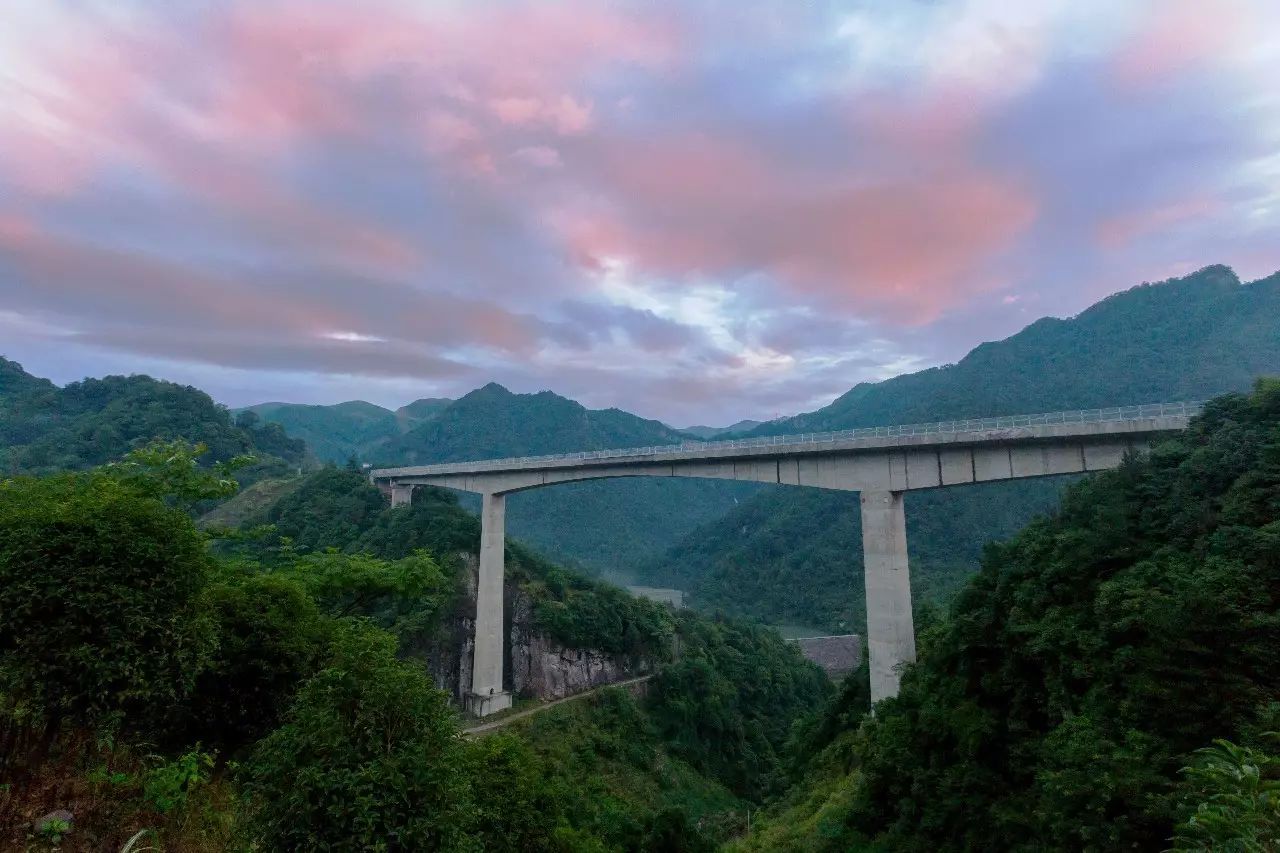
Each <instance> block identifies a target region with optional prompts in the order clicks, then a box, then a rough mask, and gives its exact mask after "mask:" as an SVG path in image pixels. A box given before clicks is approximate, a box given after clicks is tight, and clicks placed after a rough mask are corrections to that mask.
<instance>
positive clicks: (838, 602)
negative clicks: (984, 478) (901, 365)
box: [637, 267, 1280, 630]
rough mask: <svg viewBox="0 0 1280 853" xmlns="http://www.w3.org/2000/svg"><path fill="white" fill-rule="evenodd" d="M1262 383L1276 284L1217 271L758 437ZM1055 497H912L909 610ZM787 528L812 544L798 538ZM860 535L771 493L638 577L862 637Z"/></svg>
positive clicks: (841, 516) (1272, 363)
mask: <svg viewBox="0 0 1280 853" xmlns="http://www.w3.org/2000/svg"><path fill="white" fill-rule="evenodd" d="M1267 373H1271V374H1280V274H1277V275H1273V276H1271V277H1269V278H1266V279H1263V280H1261V281H1257V282H1254V283H1252V284H1241V283H1240V282H1239V280H1238V279H1237V278H1236V277H1235V275H1234V273H1232V272H1231V271H1230V270H1228V269H1226V268H1225V267H1209V268H1207V269H1204V270H1201V271H1200V272H1198V273H1195V274H1194V275H1190V276H1187V277H1185V278H1182V279H1174V280H1170V281H1167V282H1164V283H1162V284H1155V285H1149V284H1148V285H1141V286H1139V287H1135V288H1133V289H1131V290H1128V291H1125V292H1123V293H1118V294H1116V295H1114V296H1111V297H1109V298H1108V299H1105V300H1103V301H1102V302H1099V303H1098V304H1097V305H1094V306H1093V307H1091V308H1089V309H1088V310H1086V311H1084V312H1083V313H1081V314H1080V315H1079V316H1077V317H1075V318H1072V319H1069V320H1055V319H1042V320H1039V321H1037V322H1035V323H1033V324H1031V325H1030V326H1028V327H1027V328H1025V329H1023V330H1022V331H1021V332H1019V333H1018V334H1016V335H1014V336H1012V337H1010V338H1008V339H1006V340H1003V341H998V342H995V343H986V344H982V345H981V346H979V347H977V348H976V349H974V350H973V351H972V352H971V353H969V355H967V356H966V357H965V358H964V359H963V360H961V361H960V362H959V363H958V364H955V365H949V366H947V367H941V368H935V369H931V370H925V371H921V372H919V373H913V374H909V375H905V376H899V377H896V378H894V379H890V380H887V381H885V382H881V383H876V384H863V385H859V386H857V387H855V388H853V389H852V390H850V391H849V392H848V393H847V394H845V395H844V396H842V397H841V398H839V399H838V400H836V401H835V402H834V403H832V404H831V405H830V406H827V407H826V408H823V409H819V410H818V411H816V412H810V413H808V414H805V415H799V416H797V417H794V418H788V419H784V420H782V421H775V422H771V423H769V424H766V425H765V426H763V427H760V428H759V429H757V430H756V431H755V434H757V435H764V434H771V433H775V432H776V433H786V432H796V431H808V430H826V429H846V428H851V427H858V426H871V425H879V424H893V423H913V422H921V421H933V420H945V419H949V418H959V417H970V416H986V415H996V414H1014V413H1020V412H1037V411H1053V410H1059V409H1069V408H1083V407H1094V406H1110V405H1121V404H1133V403H1144V402H1159V401H1173V400H1179V399H1193V398H1195V399H1204V398H1207V397H1211V396H1213V395H1215V394H1220V393H1223V392H1226V391H1238V390H1243V389H1246V388H1248V387H1249V385H1250V384H1251V383H1252V382H1253V380H1254V378H1255V377H1256V376H1258V375H1260V374H1267ZM1067 479H1068V480H1069V479H1070V478H1067ZM1063 482H1064V481H1063V480H1062V479H1051V480H1045V481H1022V482H1015V483H993V484H989V485H984V486H975V487H968V488H963V489H961V488H955V489H947V490H942V491H939V492H931V493H913V494H911V495H909V497H908V507H907V511H908V521H907V523H908V529H909V531H910V538H909V547H910V550H911V561H912V579H913V585H914V586H915V588H916V593H917V596H919V595H921V594H924V595H926V596H928V597H937V596H945V595H946V594H948V593H949V592H950V591H952V590H954V589H955V588H956V587H957V586H958V585H959V584H960V583H961V582H963V580H964V578H965V577H967V575H968V574H970V573H971V572H972V571H973V570H974V569H975V568H976V565H977V557H978V555H979V553H980V550H981V545H982V542H983V541H984V540H986V539H999V538H1001V537H1003V536H1007V535H1009V534H1010V533H1012V532H1013V531H1015V530H1017V529H1018V528H1019V527H1021V526H1022V525H1023V524H1025V523H1026V522H1027V521H1029V520H1030V519H1031V518H1032V517H1033V516H1034V515H1036V514H1038V513H1040V512H1042V511H1044V510H1045V509H1047V508H1048V507H1050V506H1052V505H1053V504H1054V502H1055V500H1056V495H1057V492H1058V490H1060V489H1061V487H1062V484H1063ZM796 525H800V526H801V527H802V528H803V530H804V532H805V534H806V535H804V536H802V537H799V538H797V537H795V535H794V532H793V531H794V529H796ZM859 529H860V528H859V510H858V503H857V500H856V497H855V496H851V495H843V494H838V493H831V492H813V493H807V492H806V491H805V490H795V489H772V490H769V491H768V492H766V493H762V494H760V495H759V496H757V497H756V498H754V499H753V500H751V501H749V502H747V503H745V504H744V505H742V506H740V507H738V508H737V509H736V510H735V511H734V512H732V513H730V514H729V515H728V516H726V517H724V518H723V519H720V520H718V521H717V522H715V523H714V524H712V525H710V526H708V527H704V528H701V529H699V530H697V531H694V532H693V533H691V534H690V535H689V536H688V537H686V539H685V540H684V541H683V542H681V543H680V545H678V546H677V547H676V548H674V549H673V550H672V551H671V552H669V553H668V554H666V555H664V556H662V557H660V558H657V559H654V560H650V561H648V562H646V563H644V564H642V565H641V566H640V567H639V568H638V572H637V574H638V575H639V577H640V579H641V580H643V581H645V582H649V583H655V584H661V585H670V586H675V587H679V588H681V589H685V590H687V591H688V592H689V593H690V598H689V600H690V602H691V603H693V604H694V605H695V606H699V607H705V608H710V609H717V608H722V609H725V610H727V611H730V612H746V613H751V614H753V615H756V616H760V617H762V618H766V619H770V620H775V621H779V622H801V623H804V624H809V625H814V626H815V627H823V628H827V629H830V630H841V629H848V628H852V629H853V630H860V626H861V625H862V624H863V623H862V613H863V588H862V579H861V578H862V571H861V566H862V550H861V546H860V539H859V535H858V531H859Z"/></svg>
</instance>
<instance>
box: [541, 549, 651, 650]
mask: <svg viewBox="0 0 1280 853" xmlns="http://www.w3.org/2000/svg"><path fill="white" fill-rule="evenodd" d="M534 596H535V599H534V600H535V602H536V604H535V610H534V615H535V618H536V620H537V623H538V627H539V628H540V629H542V630H543V631H544V632H545V633H546V634H547V635H548V636H551V637H554V638H555V639H556V640H558V641H559V642H561V643H562V644H564V645H565V646H568V647H569V648H576V649H595V650H597V651H602V652H607V653H609V654H613V655H622V656H625V657H628V658H631V659H633V660H638V659H640V658H649V659H654V658H663V657H665V656H666V655H667V654H669V649H670V646H671V638H672V637H673V636H674V633H675V631H674V625H673V622H672V618H671V611H670V609H669V608H668V607H666V605H663V604H658V603H657V602H654V601H650V600H648V599H645V598H640V597H638V596H633V595H630V594H628V593H627V592H625V591H623V590H621V589H618V588H617V587H614V586H609V585H608V584H603V583H599V582H596V581H590V580H587V579H586V578H583V577H581V576H580V575H574V574H571V573H569V572H566V571H564V570H563V569H558V568H553V569H551V570H549V571H548V572H547V574H546V575H545V576H544V578H543V582H542V585H541V586H535V587H534Z"/></svg>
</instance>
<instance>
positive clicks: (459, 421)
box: [379, 382, 685, 465]
mask: <svg viewBox="0 0 1280 853" xmlns="http://www.w3.org/2000/svg"><path fill="white" fill-rule="evenodd" d="M684 438H685V436H684V435H682V434H681V433H680V432H679V431H677V430H674V429H671V428H670V427H668V426H666V425H665V424H663V423H660V422H658V421H651V420H645V419H644V418H640V417H637V416H635V415H631V414H628V413H627V412H624V411H622V410H621V409H598V410H592V409H587V408H586V407H584V406H583V405H582V404H580V403H576V402H574V401H573V400H569V399H567V398H565V397H561V396H559V395H558V394H553V393H552V392H550V391H542V392H539V393H537V394H513V393H511V392H510V391H508V390H507V389H506V388H503V387H502V386H501V385H499V384H497V383H496V382H490V383H489V384H488V385H486V386H484V387H483V388H478V389H476V390H475V391H472V392H471V393H470V394H467V395H466V396H464V397H462V398H460V399H458V400H457V401H456V402H455V403H453V404H452V405H451V406H449V407H448V408H446V409H444V410H442V411H440V412H438V413H437V414H436V415H435V416H434V417H433V418H431V419H429V420H427V421H426V422H425V423H421V424H419V425H418V426H416V427H415V428H413V429H412V430H410V431H409V432H408V433H406V434H405V435H403V436H401V437H399V438H397V439H394V440H393V441H390V442H388V444H387V446H386V448H385V449H383V450H382V451H381V453H380V455H379V458H384V459H390V460H394V461H396V462H397V463H399V464H407V465H426V464H430V463H432V462H457V461H462V460H466V459H493V458H497V457H502V456H536V455H541V454H546V453H562V452H567V451H573V450H603V449H606V448H611V447H638V446H643V445H648V444H677V443H679V442H680V441H681V440H683V439H684Z"/></svg>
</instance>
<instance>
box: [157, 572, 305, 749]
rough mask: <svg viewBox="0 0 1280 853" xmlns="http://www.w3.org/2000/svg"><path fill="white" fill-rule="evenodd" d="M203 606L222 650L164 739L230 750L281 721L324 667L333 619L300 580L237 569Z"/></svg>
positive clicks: (205, 669)
mask: <svg viewBox="0 0 1280 853" xmlns="http://www.w3.org/2000/svg"><path fill="white" fill-rule="evenodd" d="M204 604H205V606H206V608H207V612H208V613H209V617H210V619H211V621H212V623H213V630H214V634H215V636H216V637H217V647H216V649H215V650H214V651H213V652H212V654H211V655H210V657H209V660H208V662H207V663H206V665H205V666H204V667H203V668H202V669H201V670H200V672H199V675H197V677H196V679H195V686H194V688H193V690H192V692H191V695H190V696H189V697H188V698H187V700H186V701H185V702H184V703H182V704H181V705H180V706H178V707H177V708H176V709H175V710H176V713H175V718H176V719H175V720H174V722H173V724H172V727H171V730H170V731H169V732H168V733H167V737H165V738H164V740H165V742H173V741H176V742H177V743H179V744H182V743H189V742H190V741H191V740H195V739H201V740H203V741H204V742H205V743H208V744H211V745H212V746H214V747H216V748H217V749H218V750H219V751H220V752H223V753H227V754H230V753H234V752H236V751H238V750H240V749H243V748H244V747H246V746H248V745H250V744H252V743H253V742H254V741H256V740H257V739H259V738H261V737H262V736H264V735H266V734H267V733H268V732H269V731H271V729H273V728H275V726H276V725H278V724H279V722H280V719H281V717H282V716H283V714H284V711H285V709H286V708H288V706H289V703H290V701H291V700H292V699H293V696H294V694H295V693H296V692H297V689H298V685H299V684H301V683H302V681H304V680H305V679H306V678H307V677H309V676H310V675H312V674H313V673H315V671H316V670H317V669H318V668H319V667H320V665H321V663H322V657H323V655H324V650H325V647H326V643H327V640H328V637H329V633H330V624H329V622H328V620H326V619H325V618H324V617H323V616H322V615H321V613H320V610H319V608H317V606H316V604H315V602H314V601H313V600H312V598H311V596H310V595H309V594H308V593H307V590H306V589H305V587H304V586H303V585H302V584H301V583H299V582H298V581H296V580H294V579H292V578H290V577H286V576H281V575H272V574H261V573H258V572H255V571H251V570H247V569H244V568H238V567H227V568H224V569H223V570H222V571H221V573H220V575H219V578H218V580H217V581H216V582H215V583H213V584H212V585H211V586H210V587H209V588H208V589H207V590H206V591H205V594H204Z"/></svg>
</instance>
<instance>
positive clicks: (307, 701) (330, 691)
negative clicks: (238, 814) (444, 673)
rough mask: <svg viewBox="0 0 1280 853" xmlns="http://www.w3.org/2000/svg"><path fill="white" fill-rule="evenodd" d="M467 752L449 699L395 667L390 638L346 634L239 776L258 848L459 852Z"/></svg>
mask: <svg viewBox="0 0 1280 853" xmlns="http://www.w3.org/2000/svg"><path fill="white" fill-rule="evenodd" d="M462 749H463V747H462V744H461V742H460V741H459V739H458V736H457V733H456V730H455V729H454V725H453V719H452V715H451V713H450V711H449V708H448V705H447V703H446V701H445V697H444V694H443V693H441V692H440V691H438V690H436V689H435V688H434V687H432V686H431V684H430V681H429V680H428V679H427V677H426V676H425V674H424V673H423V672H422V670H421V669H420V668H418V667H417V666H415V665H413V664H409V663H405V662H402V661H400V660H397V659H396V655H395V640H394V638H392V637H391V636H390V635H389V634H387V633H385V632H383V631H380V630H378V629H375V628H372V627H371V626H367V625H361V624H359V623H346V624H343V625H342V626H341V627H340V628H339V629H338V631H337V632H336V633H335V636H334V641H333V647H332V658H331V660H330V662H329V664H328V665H327V666H326V667H325V668H324V669H322V670H321V671H320V672H318V673H317V674H316V675H315V676H313V677H312V678H311V679H310V680H309V681H308V682H307V683H306V684H305V685H304V686H303V687H302V689H301V691H300V692H299V694H298V697H297V699H296V700H295V701H294V704H293V707H292V708H291V709H290V711H289V714H288V718H287V720H286V722H285V723H284V725H282V726H281V727H280V728H279V729H277V730H276V731H274V732H272V733H271V734H270V735H268V736H267V737H266V738H265V739H264V740H263V741H261V742H260V743H259V744H258V746H257V748H256V749H255V750H254V752H253V754H252V756H251V757H250V759H249V760H248V761H247V762H246V764H245V766H244V782H245V790H246V792H247V794H248V796H249V798H250V804H251V808H252V822H253V825H254V827H255V831H256V837H257V838H258V839H259V841H260V843H261V844H262V846H263V847H265V848H266V849H269V850H316V849H324V850H406V849H407V850H459V849H464V842H465V841H466V835H465V832H466V829H467V826H468V823H467V818H468V790H467V780H466V778H465V775H464V773H463V771H462V767H463V755H462Z"/></svg>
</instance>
